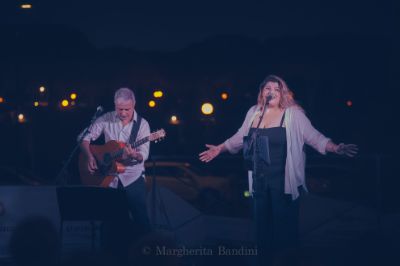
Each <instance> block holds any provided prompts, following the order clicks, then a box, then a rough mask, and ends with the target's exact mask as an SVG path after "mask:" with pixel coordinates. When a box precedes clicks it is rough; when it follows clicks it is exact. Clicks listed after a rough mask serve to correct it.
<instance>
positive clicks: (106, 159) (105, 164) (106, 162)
mask: <svg viewBox="0 0 400 266" xmlns="http://www.w3.org/2000/svg"><path fill="white" fill-rule="evenodd" d="M112 162H113V161H112V157H111V155H110V154H109V153H105V154H104V156H103V161H102V162H101V163H100V165H99V170H100V172H101V173H102V174H103V175H107V174H108V173H109V171H110V168H111V166H112Z"/></svg>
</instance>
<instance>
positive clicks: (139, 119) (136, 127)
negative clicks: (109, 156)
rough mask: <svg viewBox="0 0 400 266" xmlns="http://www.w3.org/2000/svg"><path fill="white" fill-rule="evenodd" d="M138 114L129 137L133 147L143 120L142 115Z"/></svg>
mask: <svg viewBox="0 0 400 266" xmlns="http://www.w3.org/2000/svg"><path fill="white" fill-rule="evenodd" d="M136 115H137V117H136V122H135V120H134V121H133V125H132V130H131V136H130V137H129V144H131V145H132V147H133V143H135V141H136V138H137V135H138V132H139V128H140V123H141V122H142V117H141V116H140V115H139V114H138V113H136ZM133 148H134V147H133Z"/></svg>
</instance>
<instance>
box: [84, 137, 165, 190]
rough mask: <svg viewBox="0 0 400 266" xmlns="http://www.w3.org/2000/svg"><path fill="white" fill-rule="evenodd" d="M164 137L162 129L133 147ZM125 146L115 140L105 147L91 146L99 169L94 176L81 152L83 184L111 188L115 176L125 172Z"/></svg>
mask: <svg viewBox="0 0 400 266" xmlns="http://www.w3.org/2000/svg"><path fill="white" fill-rule="evenodd" d="M164 137H165V130H164V129H160V130H158V131H156V132H153V133H151V134H150V135H149V136H147V137H145V138H142V139H140V140H138V141H135V142H134V143H133V144H132V145H131V146H132V147H133V148H137V147H139V146H140V145H142V144H144V143H147V142H149V141H155V142H157V141H160V139H162V138H164ZM125 146H126V144H125V143H123V142H118V141H115V140H111V141H109V142H107V143H106V144H104V145H90V146H89V148H90V151H91V152H92V154H93V156H94V157H95V158H96V162H97V168H98V169H97V170H96V171H95V172H94V173H93V174H91V173H90V172H89V170H88V162H87V158H86V156H85V155H84V154H83V153H82V152H81V153H80V154H79V174H80V176H81V181H82V184H83V185H90V186H100V187H109V186H110V183H111V182H112V181H113V180H114V177H115V175H117V174H120V173H123V172H125V166H124V164H123V163H122V158H121V157H122V153H123V149H124V147H125Z"/></svg>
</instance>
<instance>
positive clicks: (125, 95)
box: [114, 88, 136, 103]
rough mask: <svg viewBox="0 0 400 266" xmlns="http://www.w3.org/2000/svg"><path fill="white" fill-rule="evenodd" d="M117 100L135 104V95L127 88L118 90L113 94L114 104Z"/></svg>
mask: <svg viewBox="0 0 400 266" xmlns="http://www.w3.org/2000/svg"><path fill="white" fill-rule="evenodd" d="M118 100H124V101H129V100H132V102H133V103H135V102H136V99H135V94H134V93H133V91H132V90H131V89H128V88H120V89H118V90H117V91H116V92H115V94H114V103H116V102H117V101H118Z"/></svg>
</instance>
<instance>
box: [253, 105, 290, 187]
mask: <svg viewBox="0 0 400 266" xmlns="http://www.w3.org/2000/svg"><path fill="white" fill-rule="evenodd" d="M284 119H285V113H283V116H282V119H281V123H280V125H279V126H278V127H271V128H258V129H257V128H253V127H252V128H250V131H249V136H251V135H252V134H253V132H254V131H255V130H256V134H257V138H263V141H264V142H267V143H268V148H267V151H266V152H269V159H270V163H269V164H268V163H267V162H266V161H265V160H262V159H261V158H256V167H257V168H256V175H255V176H253V190H254V191H259V190H265V189H266V188H267V187H271V188H273V189H279V190H283V189H284V182H285V165H286V153H287V141H286V128H284V127H283V121H284Z"/></svg>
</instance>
